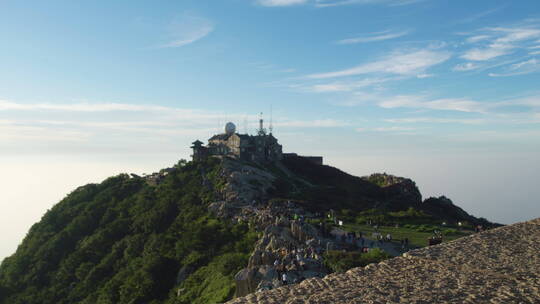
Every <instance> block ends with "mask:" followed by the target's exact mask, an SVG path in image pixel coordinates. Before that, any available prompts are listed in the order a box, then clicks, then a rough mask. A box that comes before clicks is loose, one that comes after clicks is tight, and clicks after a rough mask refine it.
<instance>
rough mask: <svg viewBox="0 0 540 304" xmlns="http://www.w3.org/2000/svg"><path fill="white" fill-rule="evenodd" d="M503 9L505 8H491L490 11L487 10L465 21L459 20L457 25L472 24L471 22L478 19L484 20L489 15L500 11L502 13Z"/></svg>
mask: <svg viewBox="0 0 540 304" xmlns="http://www.w3.org/2000/svg"><path fill="white" fill-rule="evenodd" d="M502 8H503V6H500V7H496V8H491V9H488V10H485V11H483V12H479V13H476V14H474V15H471V16H469V17H467V18H464V19H461V20H458V21H457V22H456V23H470V22H474V21H476V20H478V19H481V18H484V17H486V16H488V15H491V14H493V13H496V12H498V11H500V10H501V9H502Z"/></svg>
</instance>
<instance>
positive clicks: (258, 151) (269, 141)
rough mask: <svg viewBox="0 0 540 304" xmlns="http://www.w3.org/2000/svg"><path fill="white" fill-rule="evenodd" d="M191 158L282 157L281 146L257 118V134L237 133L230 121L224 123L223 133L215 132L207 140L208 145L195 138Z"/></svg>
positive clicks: (269, 159) (249, 158) (250, 159)
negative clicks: (216, 156)
mask: <svg viewBox="0 0 540 304" xmlns="http://www.w3.org/2000/svg"><path fill="white" fill-rule="evenodd" d="M191 148H192V149H193V155H192V157H193V160H194V161H197V160H201V159H204V158H206V157H208V156H214V155H221V156H228V157H232V158H236V159H240V160H247V161H256V162H274V161H279V160H281V159H282V157H283V152H282V147H281V145H280V144H279V143H278V141H277V139H276V138H275V137H274V136H273V135H272V130H271V129H270V132H269V133H267V132H266V129H265V128H264V127H263V119H262V118H261V119H260V120H259V130H258V131H257V135H248V134H238V133H236V126H235V125H234V124H233V123H232V122H228V123H227V124H226V125H225V133H222V134H216V135H214V136H212V137H211V138H210V139H209V140H208V145H207V146H204V145H203V142H201V141H200V140H196V141H195V142H193V145H192V146H191Z"/></svg>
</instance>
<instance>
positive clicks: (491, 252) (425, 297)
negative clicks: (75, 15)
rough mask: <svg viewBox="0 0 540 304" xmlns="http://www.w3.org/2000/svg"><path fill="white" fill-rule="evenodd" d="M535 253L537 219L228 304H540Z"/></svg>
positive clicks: (539, 239)
mask: <svg viewBox="0 0 540 304" xmlns="http://www.w3.org/2000/svg"><path fill="white" fill-rule="evenodd" d="M539 252H540V218H538V219H535V220H532V221H529V222H524V223H517V224H514V225H510V226H504V227H500V228H496V229H492V230H488V231H485V232H482V233H478V234H474V235H470V236H467V237H463V238H460V239H457V240H455V241H452V242H448V243H444V244H440V245H437V246H431V247H426V248H422V249H417V250H413V251H409V252H407V253H405V254H403V256H400V257H396V258H393V259H390V260H386V261H384V262H381V263H379V264H371V265H368V266H367V267H364V268H354V269H351V270H349V271H347V272H345V273H341V274H330V275H327V276H325V277H324V278H319V277H314V278H310V279H306V280H304V281H303V282H301V283H299V284H295V285H287V286H283V287H279V288H276V289H273V290H267V291H259V292H255V293H251V294H249V295H247V296H245V297H243V298H237V299H234V300H232V301H229V302H228V303H230V304H244V303H246V304H247V303H290V304H293V303H294V304H300V303H338V304H339V303H343V304H345V303H347V304H349V303H540V274H539V273H540V254H539Z"/></svg>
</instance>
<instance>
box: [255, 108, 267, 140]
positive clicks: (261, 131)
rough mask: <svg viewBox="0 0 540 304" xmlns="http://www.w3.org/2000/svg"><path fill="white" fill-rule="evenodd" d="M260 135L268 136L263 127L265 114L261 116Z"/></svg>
mask: <svg viewBox="0 0 540 304" xmlns="http://www.w3.org/2000/svg"><path fill="white" fill-rule="evenodd" d="M257 133H258V134H259V135H266V130H265V129H264V127H263V113H262V112H261V114H259V132H257Z"/></svg>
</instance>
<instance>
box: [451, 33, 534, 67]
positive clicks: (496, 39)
mask: <svg viewBox="0 0 540 304" xmlns="http://www.w3.org/2000/svg"><path fill="white" fill-rule="evenodd" d="M485 32H486V34H482V35H474V36H471V37H469V38H467V40H466V41H467V42H469V43H476V42H480V41H487V44H485V45H483V46H479V47H475V48H472V49H469V50H467V51H466V52H465V53H464V54H463V55H462V56H461V57H462V58H464V59H467V60H472V61H486V60H491V59H494V58H497V57H500V56H503V55H507V54H510V53H512V52H514V50H515V49H517V48H523V47H526V45H523V43H524V42H527V41H531V40H535V39H537V38H538V37H540V29H539V28H536V27H531V26H529V27H524V26H516V27H494V28H487V29H485Z"/></svg>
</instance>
